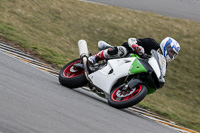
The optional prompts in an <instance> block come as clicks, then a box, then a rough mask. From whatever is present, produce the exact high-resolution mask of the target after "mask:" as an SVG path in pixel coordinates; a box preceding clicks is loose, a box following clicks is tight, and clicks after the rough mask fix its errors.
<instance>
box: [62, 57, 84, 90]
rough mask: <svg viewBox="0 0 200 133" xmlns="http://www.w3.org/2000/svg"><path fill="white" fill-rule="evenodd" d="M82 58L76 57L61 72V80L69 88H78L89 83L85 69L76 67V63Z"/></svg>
mask: <svg viewBox="0 0 200 133" xmlns="http://www.w3.org/2000/svg"><path fill="white" fill-rule="evenodd" d="M80 62H81V59H76V60H73V61H71V62H70V63H68V64H67V65H65V66H64V67H63V68H62V69H61V71H60V73H59V82H60V83H61V84H62V85H64V86H66V87H69V88H77V87H81V86H84V85H86V84H87V79H86V77H85V71H84V69H81V68H76V67H75V66H74V64H76V63H80Z"/></svg>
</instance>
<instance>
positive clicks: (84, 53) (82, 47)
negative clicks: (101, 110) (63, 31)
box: [78, 40, 93, 86]
mask: <svg viewBox="0 0 200 133" xmlns="http://www.w3.org/2000/svg"><path fill="white" fill-rule="evenodd" d="M78 49H79V55H80V57H81V58H82V61H83V67H84V71H85V77H86V79H87V80H88V81H89V83H90V84H91V85H92V86H93V82H92V81H91V80H90V78H89V77H88V75H89V71H88V66H87V62H88V56H89V51H88V47H87V42H86V41H85V40H79V41H78Z"/></svg>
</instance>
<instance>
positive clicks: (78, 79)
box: [59, 40, 166, 109]
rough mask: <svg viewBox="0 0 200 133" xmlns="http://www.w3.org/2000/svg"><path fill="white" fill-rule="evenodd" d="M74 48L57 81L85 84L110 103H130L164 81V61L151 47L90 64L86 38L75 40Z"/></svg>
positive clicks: (63, 83)
mask: <svg viewBox="0 0 200 133" xmlns="http://www.w3.org/2000/svg"><path fill="white" fill-rule="evenodd" d="M78 48H79V54H80V58H78V59H75V60H73V61H71V62H70V63H68V64H66V65H65V66H64V67H63V68H62V69H61V71H60V73H59V82H60V83H61V84H62V85H63V86H66V87H68V88H70V89H73V88H78V87H84V86H86V87H88V88H90V89H91V91H92V92H95V93H96V94H97V95H99V96H101V97H104V98H106V99H107V100H108V104H109V105H110V106H112V107H115V108H118V109H122V108H127V107H130V106H133V105H135V104H137V103H139V102H140V101H142V100H143V99H144V98H145V96H146V95H147V94H151V93H154V92H155V91H156V90H157V89H159V88H162V87H163V85H164V83H165V80H164V76H165V72H166V61H165V59H164V56H163V55H162V54H160V53H159V52H158V51H155V50H152V51H151V54H152V55H151V56H149V55H147V54H143V55H142V56H139V55H137V54H130V55H128V56H127V57H125V58H118V59H109V60H103V61H100V62H99V63H98V64H95V65H91V64H90V63H89V61H88V57H89V56H91V54H90V53H89V51H88V48H87V42H86V41H85V40H79V41H78Z"/></svg>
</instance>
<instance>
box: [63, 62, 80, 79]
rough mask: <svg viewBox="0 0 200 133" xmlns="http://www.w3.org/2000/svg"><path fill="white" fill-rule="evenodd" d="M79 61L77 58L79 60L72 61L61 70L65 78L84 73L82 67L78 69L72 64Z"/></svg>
mask: <svg viewBox="0 0 200 133" xmlns="http://www.w3.org/2000/svg"><path fill="white" fill-rule="evenodd" d="M79 62H81V61H80V60H79V61H76V62H73V63H71V64H70V65H69V66H67V67H66V68H65V69H64V71H63V76H64V77H66V78H73V77H77V76H80V75H82V74H84V70H83V69H79V68H76V67H74V66H73V65H74V64H76V63H79Z"/></svg>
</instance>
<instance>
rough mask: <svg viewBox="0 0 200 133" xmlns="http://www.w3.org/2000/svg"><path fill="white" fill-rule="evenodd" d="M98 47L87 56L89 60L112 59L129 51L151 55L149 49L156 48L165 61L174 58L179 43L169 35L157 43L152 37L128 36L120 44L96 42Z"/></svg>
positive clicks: (93, 62) (95, 61) (93, 61)
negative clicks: (97, 50) (93, 53)
mask: <svg viewBox="0 0 200 133" xmlns="http://www.w3.org/2000/svg"><path fill="white" fill-rule="evenodd" d="M98 47H99V49H100V50H101V51H100V52H99V53H97V54H96V55H94V56H91V57H89V61H90V63H92V64H95V63H97V62H99V61H100V60H103V59H113V58H120V57H125V56H127V55H128V54H130V53H136V54H138V55H143V54H144V52H145V53H146V54H148V55H151V50H152V49H154V50H158V52H160V53H161V54H163V55H164V57H165V59H166V61H167V62H169V61H172V60H174V59H175V58H176V56H177V55H178V53H179V51H180V45H179V43H178V42H177V41H176V40H174V39H173V38H171V37H166V38H165V39H163V40H162V42H161V43H160V44H158V43H157V42H156V41H155V40H154V39H152V38H143V39H136V38H129V39H128V42H125V43H124V44H122V46H116V47H114V46H111V45H109V44H108V43H106V42H104V41H99V42H98Z"/></svg>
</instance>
